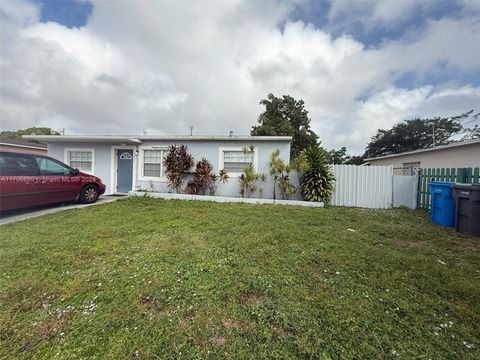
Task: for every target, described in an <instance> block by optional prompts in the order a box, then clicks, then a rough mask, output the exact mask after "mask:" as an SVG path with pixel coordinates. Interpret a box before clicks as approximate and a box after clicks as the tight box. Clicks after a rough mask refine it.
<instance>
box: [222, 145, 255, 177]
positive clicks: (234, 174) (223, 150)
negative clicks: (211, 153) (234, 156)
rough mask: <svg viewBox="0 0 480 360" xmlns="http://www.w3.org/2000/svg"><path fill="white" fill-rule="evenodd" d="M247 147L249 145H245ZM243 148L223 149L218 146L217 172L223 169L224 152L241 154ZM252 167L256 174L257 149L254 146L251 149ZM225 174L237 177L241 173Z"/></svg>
mask: <svg viewBox="0 0 480 360" xmlns="http://www.w3.org/2000/svg"><path fill="white" fill-rule="evenodd" d="M247 146H248V147H250V145H247ZM243 148H244V147H223V146H220V147H219V148H218V170H219V171H220V170H222V169H225V161H224V158H225V157H224V153H225V151H241V152H243ZM253 167H254V168H255V171H257V172H258V148H257V147H256V146H255V147H254V148H253ZM227 174H228V176H230V177H239V176H241V175H242V174H243V172H241V173H232V172H228V173H227Z"/></svg>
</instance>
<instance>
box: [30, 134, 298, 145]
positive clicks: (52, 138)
mask: <svg viewBox="0 0 480 360" xmlns="http://www.w3.org/2000/svg"><path fill="white" fill-rule="evenodd" d="M23 137H24V138H25V139H30V140H37V141H44V142H47V143H48V142H69V141H72V142H73V141H90V142H127V143H136V144H141V143H142V142H144V141H149V140H150V141H154V140H157V141H158V140H163V141H291V140H292V137H291V136H249V135H232V136H217V135H195V136H189V135H141V136H138V135H24V136H23Z"/></svg>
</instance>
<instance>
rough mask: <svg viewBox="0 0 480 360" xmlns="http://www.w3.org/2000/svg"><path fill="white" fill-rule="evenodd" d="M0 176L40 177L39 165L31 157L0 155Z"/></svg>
mask: <svg viewBox="0 0 480 360" xmlns="http://www.w3.org/2000/svg"><path fill="white" fill-rule="evenodd" d="M0 175H1V176H35V175H38V167H37V163H36V162H35V159H34V158H33V157H30V156H19V155H16V154H5V153H4V154H1V155H0Z"/></svg>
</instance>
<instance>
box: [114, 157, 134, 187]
mask: <svg viewBox="0 0 480 360" xmlns="http://www.w3.org/2000/svg"><path fill="white" fill-rule="evenodd" d="M132 175H133V150H121V149H119V150H117V192H122V193H126V192H129V191H130V190H132Z"/></svg>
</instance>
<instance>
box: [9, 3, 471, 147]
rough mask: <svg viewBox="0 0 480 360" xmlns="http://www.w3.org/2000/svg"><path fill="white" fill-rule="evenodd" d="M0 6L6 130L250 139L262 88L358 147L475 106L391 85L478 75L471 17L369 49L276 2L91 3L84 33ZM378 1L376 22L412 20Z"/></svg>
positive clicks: (455, 96)
mask: <svg viewBox="0 0 480 360" xmlns="http://www.w3.org/2000/svg"><path fill="white" fill-rule="evenodd" d="M395 3H397V2H395ZM5 4H9V5H8V6H11V5H10V3H5V2H2V3H1V4H0V9H2V12H1V16H2V19H0V20H2V24H5V25H3V26H2V30H4V29H3V28H6V30H7V31H8V33H9V43H8V44H7V45H5V44H2V48H1V53H0V56H1V58H0V62H1V63H0V66H1V78H2V82H1V85H0V86H1V104H0V111H1V112H0V116H1V118H0V119H1V127H2V128H9V129H15V128H21V127H26V126H33V125H39V124H42V125H47V126H52V127H55V128H63V127H65V128H67V133H68V132H70V133H72V132H74V133H105V132H107V133H113V132H116V133H120V132H122V133H126V132H130V133H132V132H137V133H139V132H141V130H142V128H148V131H149V132H150V133H172V134H178V133H187V132H188V128H189V125H190V124H192V125H194V127H195V129H194V133H197V134H200V133H201V134H206V133H212V134H228V132H229V130H234V131H235V132H236V133H248V132H249V130H250V128H251V126H252V125H254V124H255V122H256V118H257V116H258V114H259V113H260V112H261V111H262V108H261V107H260V106H259V105H258V102H259V100H260V99H261V98H263V97H265V96H266V95H267V94H268V93H270V92H272V93H274V94H275V95H282V94H290V95H292V96H294V97H296V98H303V99H304V100H305V103H306V107H307V109H308V110H309V111H310V116H311V118H312V126H313V128H314V130H315V131H317V132H318V134H319V135H320V138H321V140H322V142H323V143H324V144H325V145H326V146H328V147H340V146H343V145H346V146H348V147H349V148H351V149H352V150H353V151H355V152H361V151H362V150H363V148H364V146H365V144H366V142H367V141H368V140H369V138H370V137H371V136H372V135H373V134H374V133H375V131H376V129H377V128H380V127H389V126H391V125H392V124H394V123H395V122H398V121H400V120H402V119H404V118H405V117H413V116H416V115H422V116H430V115H443V114H444V113H451V112H453V113H460V112H463V111H465V110H469V109H470V108H473V107H475V106H477V105H478V103H480V101H479V100H480V89H479V88H475V87H474V86H469V85H468V84H460V85H459V84H445V85H443V86H439V85H435V86H433V85H432V84H424V85H423V86H421V87H419V88H418V89H399V88H396V87H395V85H394V81H395V80H396V79H397V78H398V76H399V75H401V74H403V73H405V72H413V73H416V74H418V75H419V76H420V77H421V76H423V75H424V74H426V73H429V72H433V71H435V69H437V65H438V64H439V63H440V64H442V69H444V70H448V71H456V72H458V73H459V74H460V73H462V72H467V71H469V72H472V71H479V70H480V65H479V64H478V60H477V59H478V58H479V56H480V50H479V48H478V46H476V44H477V43H478V39H479V38H480V21H479V19H478V18H477V17H474V16H469V17H465V18H463V19H448V18H445V19H441V20H438V21H430V22H428V23H427V25H426V28H425V29H424V30H423V31H422V32H420V33H414V34H410V35H409V36H408V37H406V38H404V39H403V40H399V41H390V42H384V43H383V44H382V45H381V46H379V47H377V48H374V49H372V48H365V46H364V45H363V44H362V43H360V42H358V41H356V40H354V39H353V38H352V37H350V36H348V35H343V36H339V37H336V38H334V37H332V36H331V35H330V34H329V33H328V32H327V31H324V30H321V29H318V28H316V27H315V26H313V25H309V24H304V23H302V22H300V21H297V22H290V21H289V20H288V18H289V15H290V13H291V11H292V9H293V7H292V5H290V4H286V3H285V2H273V1H272V2H240V1H235V2H221V3H210V2H205V3H199V2H196V3H189V4H188V6H186V4H185V3H181V2H180V3H171V2H156V1H154V2H146V1H144V2H140V3H138V2H104V1H98V2H95V3H94V8H93V14H92V16H91V18H90V19H89V21H88V23H87V25H86V26H85V27H82V28H80V29H76V28H74V29H69V28H67V27H64V26H62V25H59V24H56V23H47V24H43V23H39V22H38V9H37V8H36V7H35V6H33V5H31V4H29V3H22V2H18V3H16V4H19V5H18V7H16V8H15V9H14V10H12V9H6V10H5ZM379 6H380V7H379V8H378V9H380V10H378V9H377V10H375V11H376V12H377V14H378V17H379V18H381V19H383V20H382V21H385V22H388V18H389V16H390V17H391V16H393V14H395V12H397V14H398V12H399V11H400V14H408V13H409V11H411V10H409V9H410V8H409V7H407V6H406V5H398V4H397V5H395V6H405V8H404V10H399V9H398V8H395V9H391V8H387V7H388V6H394V5H382V4H380V5H379ZM337 11H340V10H337ZM341 11H345V10H341ZM6 14H16V15H6ZM402 16H403V15H402ZM405 16H407V15H405ZM5 18H8V19H9V21H8V22H4V19H5ZM359 98H361V99H362V100H358V99H359Z"/></svg>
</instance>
